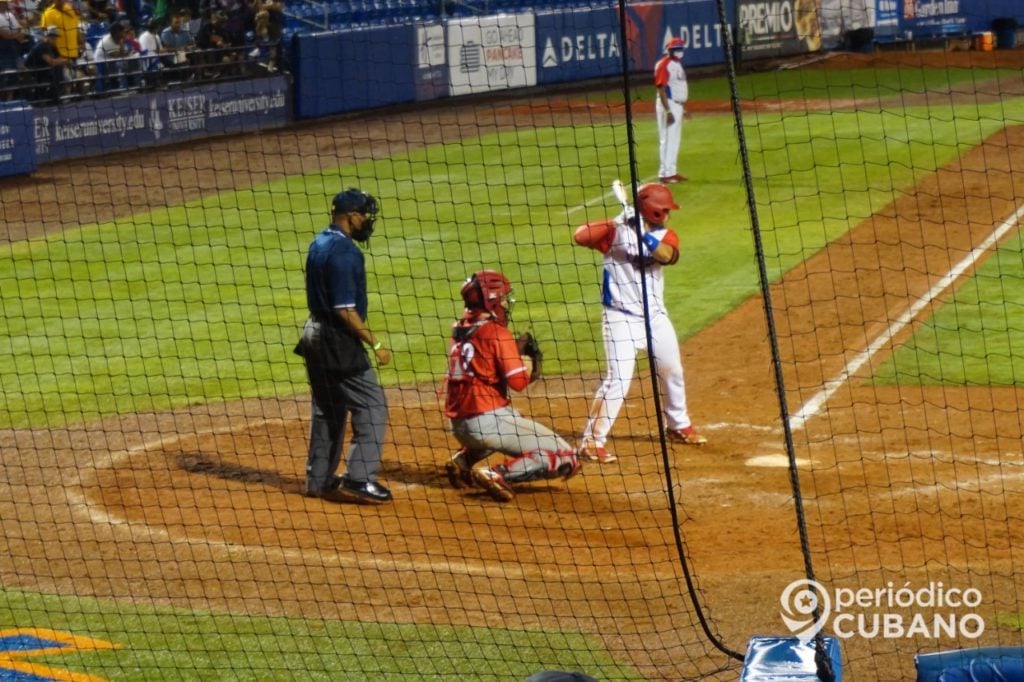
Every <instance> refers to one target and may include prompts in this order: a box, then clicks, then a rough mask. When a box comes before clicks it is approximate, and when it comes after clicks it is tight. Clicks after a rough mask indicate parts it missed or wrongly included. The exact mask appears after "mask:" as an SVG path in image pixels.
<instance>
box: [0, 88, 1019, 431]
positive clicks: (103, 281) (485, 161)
mask: <svg viewBox="0 0 1024 682" xmlns="http://www.w3.org/2000/svg"><path fill="white" fill-rule="evenodd" d="M946 75H947V78H949V77H951V72H950V73H947V74H946ZM900 77H906V76H900ZM784 78H785V76H778V77H777V79H778V82H777V85H781V84H783V83H782V82H783V80H784ZM853 80H856V79H853ZM769 82H770V81H769ZM760 83H761V81H760V80H757V79H752V81H751V84H750V87H752V88H754V89H755V90H757V89H758V88H765V87H766V86H764V85H763V84H760ZM874 87H876V88H878V87H880V86H879V85H878V84H877V83H876V84H875V86H874ZM697 89H698V87H697V86H696V85H695V90H697ZM762 96H766V95H762ZM1017 102H1018V103H1019V101H1017ZM1011 104H1013V103H1010V102H1001V103H997V104H991V105H985V106H973V105H970V106H968V105H965V106H957V107H955V108H954V107H952V106H949V105H945V106H934V107H931V108H925V107H910V108H906V109H890V108H883V109H880V110H878V111H859V112H812V113H794V114H788V115H783V114H780V113H758V114H751V115H750V117H749V119H748V125H749V126H750V127H749V128H748V137H749V139H750V143H751V146H752V149H753V152H752V157H751V160H752V163H753V167H754V172H755V175H756V176H757V177H759V178H761V179H760V180H758V181H757V182H756V183H755V190H756V193H757V194H756V196H757V197H758V202H759V216H760V223H761V228H762V230H764V234H765V236H766V249H767V252H768V265H769V274H770V276H771V277H773V278H774V277H777V276H778V275H779V274H781V273H782V272H785V271H786V270H787V269H789V268H790V267H792V266H794V265H795V264H797V263H799V262H801V261H802V260H804V259H805V258H807V257H809V256H810V255H811V254H813V253H814V252H815V251H817V250H818V249H820V248H821V247H822V246H823V245H824V244H826V243H827V242H828V241H830V240H832V239H834V238H836V237H838V236H839V235H841V234H843V233H844V232H845V231H846V230H848V229H849V228H850V227H851V226H852V225H854V224H856V223H857V222H859V221H860V220H862V219H864V218H866V217H868V216H870V215H871V214H872V213H873V212H875V211H877V210H878V209H880V208H881V207H882V206H884V205H885V204H887V203H889V202H890V201H892V199H893V198H894V197H895V196H897V195H898V193H899V192H900V191H902V190H904V189H906V188H909V187H911V186H912V185H913V183H914V182H915V178H916V177H918V176H920V175H921V174H923V173H926V172H929V171H931V170H933V169H934V168H936V167H937V166H940V165H942V164H944V163H947V162H949V161H950V160H952V159H953V158H955V156H956V155H957V154H959V153H961V152H962V151H964V150H965V149H967V148H969V147H970V146H973V145H974V144H976V143H977V142H978V141H980V140H981V139H983V137H984V136H986V135H988V134H990V133H992V132H994V131H995V130H997V129H998V128H999V127H1001V126H1002V125H1003V119H1004V112H1005V111H1006V110H1008V109H1009V107H1010V106H1011ZM636 134H637V140H638V148H637V151H638V155H639V165H640V172H641V175H642V176H644V177H650V176H652V175H654V174H656V150H657V140H656V131H655V130H654V126H653V122H652V121H650V120H637V122H636ZM624 147H625V129H624V128H623V127H611V126H596V127H585V126H576V127H571V128H542V129H536V130H533V129H524V130H516V131H512V132H503V133H500V134H493V135H488V136H484V137H479V138H470V139H465V140H463V141H461V142H458V143H452V144H447V145H434V146H429V147H426V148H424V149H421V150H417V151H414V152H411V153H409V154H404V155H396V156H391V157H387V158H375V159H373V160H366V161H363V162H360V163H357V164H355V165H354V166H351V167H342V168H338V169H332V170H330V171H326V172H323V173H315V174H310V175H306V176H294V177H290V178H288V179H287V180H282V181H277V182H273V183H269V184H266V185H261V186H257V187H253V188H249V189H243V190H239V191H235V192H225V193H221V194H216V195H212V196H209V197H207V198H205V199H203V200H201V201H195V202H191V203H189V204H186V205H183V206H174V207H170V208H167V209H165V210H159V211H155V212H153V213H149V214H137V215H134V216H131V217H129V218H126V219H123V220H119V221H116V222H109V223H104V224H102V225H94V226H85V227H83V228H81V229H69V230H66V231H64V232H62V233H60V234H54V235H52V236H50V237H48V238H46V239H45V240H34V241H31V242H22V243H16V244H12V245H8V246H5V247H3V250H2V251H0V306H2V310H3V316H2V321H0V366H3V367H9V368H13V369H12V371H5V372H4V373H3V375H2V378H0V384H2V385H0V389H2V397H0V427H7V426H29V425H33V426H43V425H61V424H67V423H80V422H86V421H89V420H93V419H96V418H98V417H102V416H106V415H112V414H119V413H130V412H145V411H150V410H165V409H169V408H174V407H179V406H183V405H188V404H202V403H206V402H217V401H222V400H232V399H238V398H243V397H253V396H285V395H292V394H295V393H304V392H305V391H306V390H307V388H306V380H305V376H304V370H303V367H302V363H301V360H300V359H299V358H298V357H297V356H294V355H293V354H292V353H291V348H292V347H293V345H294V342H295V340H296V337H297V333H298V329H299V327H300V325H301V321H302V319H303V318H304V316H305V300H304V290H303V276H302V268H303V260H304V254H305V249H306V246H307V244H308V242H309V241H310V239H311V238H312V236H313V235H314V234H315V232H317V231H319V230H320V229H322V227H323V226H324V225H325V224H326V221H327V217H326V207H327V205H328V203H329V198H330V196H331V195H332V194H333V192H335V191H337V189H339V188H341V187H344V186H348V185H353V184H358V185H360V186H362V187H363V188H364V189H367V190H368V191H370V192H373V193H374V194H375V195H377V196H378V197H379V198H380V199H381V202H382V205H383V207H384V217H383V220H382V222H381V225H380V229H379V231H378V233H377V234H376V235H375V236H374V238H373V240H372V242H371V248H370V251H369V253H368V268H369V270H370V273H371V274H370V278H371V287H370V288H371V291H372V292H373V294H372V296H371V316H370V320H369V322H370V325H371V328H373V329H374V330H375V331H377V332H378V333H382V335H383V336H384V337H385V338H386V339H387V342H388V344H389V346H390V347H391V348H392V349H393V350H394V357H395V362H394V363H393V364H392V365H390V366H388V367H386V368H383V369H382V371H381V377H382V380H383V381H384V382H385V383H387V384H408V383H414V382H436V381H438V379H439V377H440V375H441V374H442V372H443V369H444V349H445V343H446V341H445V339H446V337H447V334H448V329H449V325H450V323H451V320H452V319H453V318H454V317H455V316H456V315H458V313H459V310H460V305H459V304H458V287H459V285H460V284H461V282H462V280H463V279H464V278H465V277H466V276H467V275H468V274H469V273H471V272H473V271H475V270H476V269H479V268H480V267H496V268H499V269H501V270H503V271H504V272H505V273H506V274H507V275H508V276H509V277H510V279H512V280H513V282H514V283H516V286H517V292H516V296H517V298H518V299H519V304H518V305H517V308H516V310H515V322H514V326H515V327H519V328H523V327H527V326H529V327H531V328H533V330H534V331H535V332H536V333H537V335H538V337H539V338H540V339H542V343H545V345H546V346H547V351H548V352H547V368H548V371H549V372H550V373H558V372H562V373H570V374H571V373H578V372H587V371H597V370H598V368H599V367H600V362H601V349H600V342H599V333H600V332H599V325H598V319H599V315H600V309H599V306H598V305H597V301H598V300H599V295H598V290H597V287H598V283H599V279H600V272H599V270H600V268H599V263H600V258H599V254H597V253H595V252H592V251H588V250H585V249H581V248H579V247H574V246H573V245H572V242H571V232H572V229H573V228H574V227H575V226H576V225H577V224H579V223H581V222H584V221H585V220H588V219H595V218H598V217H604V216H606V215H609V214H611V213H612V212H613V211H614V209H613V207H612V205H611V200H610V199H609V200H607V202H606V204H605V205H597V206H594V207H591V208H589V209H587V210H585V211H582V210H581V211H576V212H573V213H571V214H569V213H568V212H569V211H571V210H572V209H573V208H574V207H577V206H579V205H580V204H582V203H584V202H586V201H589V200H593V199H595V198H597V197H600V196H601V195H602V194H604V193H605V192H607V186H608V184H609V182H610V180H611V179H612V178H614V177H617V176H618V177H628V173H627V171H626V169H625V167H624V164H625V163H626V162H627V157H626V155H625V154H624V153H623V151H622V150H623V149H624ZM683 150H684V151H683V154H682V157H681V160H680V167H681V169H683V172H687V173H688V174H689V175H691V176H692V177H693V180H692V181H691V182H689V183H685V184H682V185H677V186H676V189H675V192H676V196H677V200H678V202H679V203H680V205H681V206H682V209H681V210H680V211H678V212H677V214H676V215H675V216H674V218H673V221H672V223H673V225H674V226H675V227H676V229H677V230H678V231H679V232H680V235H681V241H682V246H683V255H682V261H681V265H680V266H679V267H676V268H670V269H669V271H668V274H667V282H668V287H667V297H668V299H669V306H670V310H671V311H672V313H673V319H674V321H675V323H676V326H677V329H678V331H679V333H680V336H681V337H683V338H685V337H687V336H689V335H691V334H693V333H695V332H696V331H698V330H699V329H701V328H702V327H703V326H705V325H707V324H708V323H710V322H712V321H714V320H715V319H717V318H719V317H721V316H722V315H724V314H725V313H726V312H728V311H729V310H730V309H732V308H733V307H735V305H736V304H738V303H739V302H741V301H742V300H744V299H746V298H747V297H749V296H750V295H752V294H753V293H755V291H756V287H757V277H756V270H755V267H754V265H753V256H752V253H753V247H752V239H751V235H750V231H749V227H748V222H749V221H748V218H747V212H746V208H745V195H744V192H743V184H742V182H741V180H740V168H739V164H738V158H737V151H736V147H735V134H734V131H733V121H732V119H731V117H730V116H728V115H702V116H698V117H695V118H694V119H692V120H691V121H690V122H688V124H687V127H686V129H685V133H684V145H683ZM840 159H842V163H840ZM556 341H557V342H556ZM565 341H571V343H565Z"/></svg>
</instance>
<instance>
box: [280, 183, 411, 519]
mask: <svg viewBox="0 0 1024 682" xmlns="http://www.w3.org/2000/svg"><path fill="white" fill-rule="evenodd" d="M376 215H377V201H376V199H374V198H373V197H372V196H370V195H369V194H367V193H366V192H362V191H360V190H358V189H347V190H345V191H344V192H341V193H339V194H337V195H336V196H335V197H334V202H333V204H332V211H331V224H330V225H329V226H328V227H327V229H325V230H324V231H323V232H321V233H320V234H318V235H317V237H316V239H314V240H313V243H312V244H310V245H309V253H308V255H307V256H306V302H307V305H308V306H309V319H308V320H306V323H305V325H304V326H303V328H302V338H301V339H300V340H299V344H298V346H296V348H295V352H296V353H297V354H298V355H301V356H302V357H303V358H304V359H305V361H306V372H307V374H308V375H309V385H310V389H311V390H312V393H313V423H312V426H311V427H310V436H309V455H308V457H307V459H306V494H307V495H308V496H310V497H322V498H325V499H328V500H331V501H338V500H345V501H355V502H368V503H373V504H380V503H384V502H388V501H390V500H391V491H390V490H388V489H387V488H385V487H384V486H383V485H381V484H380V483H378V482H377V480H376V476H377V472H378V471H379V470H380V457H381V449H382V446H383V443H384V432H385V430H386V428H387V419H388V408H387V402H386V400H385V398H384V390H383V389H382V388H381V386H380V382H379V381H378V379H377V373H376V372H375V371H374V369H373V367H372V366H371V365H370V360H369V357H368V353H367V351H366V347H367V346H368V347H369V348H370V349H372V350H373V353H374V355H375V356H376V358H377V362H378V363H379V364H381V365H386V364H388V362H390V361H391V352H390V351H389V350H388V349H387V348H385V347H384V345H383V343H382V342H381V341H380V340H379V339H378V338H377V337H376V336H375V335H374V334H373V332H371V331H370V329H369V328H368V327H367V326H366V313H367V296H366V263H365V258H364V256H363V252H362V251H361V250H360V249H359V247H357V246H356V243H355V242H360V243H365V242H366V241H367V240H369V238H370V235H371V234H372V233H373V224H374V221H375V219H376ZM364 344H365V346H364ZM350 415H351V418H352V442H351V443H350V445H349V450H348V458H347V460H346V463H347V471H346V473H345V475H344V476H340V477H339V476H336V475H335V473H336V472H337V470H338V465H339V464H340V461H341V446H342V442H343V440H344V436H345V422H346V421H347V420H348V418H349V416H350Z"/></svg>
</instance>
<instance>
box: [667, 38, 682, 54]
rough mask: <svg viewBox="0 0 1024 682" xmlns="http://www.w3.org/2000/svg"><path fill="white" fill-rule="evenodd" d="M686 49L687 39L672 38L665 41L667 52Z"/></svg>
mask: <svg viewBox="0 0 1024 682" xmlns="http://www.w3.org/2000/svg"><path fill="white" fill-rule="evenodd" d="M684 49H686V41H685V40H683V39H682V38H673V39H672V40H670V41H668V42H667V43H665V52H670V51H672V50H684Z"/></svg>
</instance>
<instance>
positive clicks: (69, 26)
mask: <svg viewBox="0 0 1024 682" xmlns="http://www.w3.org/2000/svg"><path fill="white" fill-rule="evenodd" d="M79 23H81V19H80V18H79V17H78V12H76V11H75V8H74V7H72V6H71V5H69V4H67V1H66V0H54V3H53V5H51V6H50V7H49V8H47V10H46V11H45V12H43V16H42V18H40V20H39V25H40V26H41V27H43V28H44V29H47V28H50V27H51V26H56V27H57V28H58V29H60V35H58V36H57V42H56V43H55V47H56V48H57V52H58V53H59V54H60V56H61V57H66V58H68V59H78V55H79V52H80V50H81V48H80V41H79V36H78V25H79Z"/></svg>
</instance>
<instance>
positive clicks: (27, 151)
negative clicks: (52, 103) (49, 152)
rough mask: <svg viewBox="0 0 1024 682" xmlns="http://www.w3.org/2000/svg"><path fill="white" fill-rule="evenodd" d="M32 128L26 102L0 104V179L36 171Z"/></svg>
mask: <svg viewBox="0 0 1024 682" xmlns="http://www.w3.org/2000/svg"><path fill="white" fill-rule="evenodd" d="M33 126H34V122H33V118H32V107H30V106H29V104H28V102H24V101H21V100H16V101H14V102H4V103H0V177H4V176H7V175H24V174H26V173H31V172H32V171H34V170H35V169H36V149H35V145H33V144H32V130H33Z"/></svg>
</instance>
